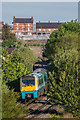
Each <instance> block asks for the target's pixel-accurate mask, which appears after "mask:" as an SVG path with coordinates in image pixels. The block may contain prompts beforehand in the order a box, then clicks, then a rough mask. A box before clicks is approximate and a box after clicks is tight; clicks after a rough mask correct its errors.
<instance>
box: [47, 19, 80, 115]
mask: <svg viewBox="0 0 80 120" xmlns="http://www.w3.org/2000/svg"><path fill="white" fill-rule="evenodd" d="M79 34H80V26H79V24H78V23H76V22H73V21H71V22H69V23H65V24H63V25H61V27H60V28H59V30H58V31H55V32H53V33H52V34H51V36H50V40H48V42H47V44H46V49H45V55H46V56H47V57H48V58H49V59H50V66H51V72H50V73H49V80H48V82H49V85H48V94H47V96H48V98H49V99H50V100H51V102H53V103H56V104H58V105H61V106H63V107H64V109H65V110H66V111H67V112H71V113H72V114H73V115H74V116H80V94H79V92H80V80H79V76H80V75H79V73H80V72H79V71H80V67H79V63H80V59H79V54H80V49H79V41H80V35H79Z"/></svg>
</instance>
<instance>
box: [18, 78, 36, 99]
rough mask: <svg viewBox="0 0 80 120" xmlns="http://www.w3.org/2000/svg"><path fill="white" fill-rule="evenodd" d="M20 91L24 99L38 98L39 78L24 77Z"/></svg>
mask: <svg viewBox="0 0 80 120" xmlns="http://www.w3.org/2000/svg"><path fill="white" fill-rule="evenodd" d="M20 87H21V88H20V89H21V94H22V99H25V95H26V94H27V96H28V95H33V98H37V92H38V91H37V78H36V77H23V78H21V80H20Z"/></svg>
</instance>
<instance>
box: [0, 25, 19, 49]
mask: <svg viewBox="0 0 80 120" xmlns="http://www.w3.org/2000/svg"><path fill="white" fill-rule="evenodd" d="M11 30H12V28H11V26H9V25H8V24H5V25H4V26H3V28H2V39H3V43H2V46H3V47H15V44H16V42H17V38H16V35H15V34H14V33H11Z"/></svg>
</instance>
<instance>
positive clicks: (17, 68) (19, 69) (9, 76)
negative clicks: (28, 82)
mask: <svg viewBox="0 0 80 120" xmlns="http://www.w3.org/2000/svg"><path fill="white" fill-rule="evenodd" d="M3 51H5V50H3ZM2 56H3V57H5V58H3V61H2V70H3V82H5V83H7V82H9V81H13V80H16V79H19V78H20V77H21V76H23V75H25V74H27V73H28V71H27V67H26V65H25V64H24V60H23V59H22V58H21V56H19V55H18V54H16V53H13V55H12V54H11V55H8V54H7V53H6V55H4V54H2Z"/></svg>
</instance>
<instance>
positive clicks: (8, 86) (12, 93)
mask: <svg viewBox="0 0 80 120" xmlns="http://www.w3.org/2000/svg"><path fill="white" fill-rule="evenodd" d="M6 26H7V25H6ZM8 28H9V26H7V30H6V27H4V31H5V32H6V31H7V32H8V33H5V32H4V31H3V32H4V33H5V34H4V33H3V36H4V37H3V38H4V39H3V46H4V47H3V50H2V72H3V80H2V93H3V94H2V99H3V100H2V118H22V117H24V116H25V115H26V114H27V113H28V108H26V106H25V107H23V105H22V104H21V103H19V102H18V100H19V99H20V100H21V93H20V78H21V77H22V76H23V75H25V74H28V73H30V72H32V71H33V64H34V63H35V62H36V61H37V60H38V58H37V56H36V55H34V53H33V52H32V51H31V50H30V48H29V47H28V46H26V45H25V42H24V41H22V40H17V39H16V38H15V35H14V36H13V37H12V38H11V37H10V36H9V35H12V33H9V32H10V29H9V31H8ZM7 34H8V35H7ZM6 39H8V40H6ZM12 41H13V42H12ZM9 43H10V44H9ZM4 44H5V45H4ZM7 47H9V48H12V47H15V49H14V50H13V51H12V53H11V54H8V49H6V48H7Z"/></svg>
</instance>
